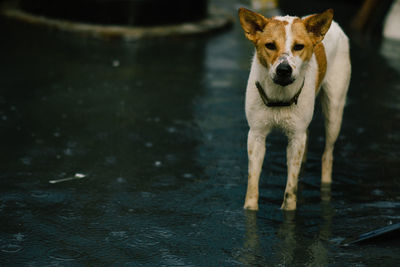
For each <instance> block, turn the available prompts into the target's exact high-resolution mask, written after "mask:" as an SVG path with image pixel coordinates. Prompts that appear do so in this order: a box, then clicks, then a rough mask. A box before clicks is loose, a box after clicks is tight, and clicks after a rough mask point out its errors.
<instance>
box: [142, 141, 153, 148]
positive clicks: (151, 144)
mask: <svg viewBox="0 0 400 267" xmlns="http://www.w3.org/2000/svg"><path fill="white" fill-rule="evenodd" d="M144 145H145V147H148V148H150V147H153V143H151V142H146V143H145V144H144Z"/></svg>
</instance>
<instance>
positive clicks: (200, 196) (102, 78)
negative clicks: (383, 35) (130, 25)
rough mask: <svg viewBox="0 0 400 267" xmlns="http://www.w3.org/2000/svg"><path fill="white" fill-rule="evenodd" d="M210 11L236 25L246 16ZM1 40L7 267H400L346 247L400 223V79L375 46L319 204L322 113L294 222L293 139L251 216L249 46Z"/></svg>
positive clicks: (390, 250) (393, 251)
mask: <svg viewBox="0 0 400 267" xmlns="http://www.w3.org/2000/svg"><path fill="white" fill-rule="evenodd" d="M212 2H214V3H215V4H217V5H219V6H221V7H223V8H225V9H226V10H227V11H228V12H232V15H236V9H237V7H238V6H240V5H241V4H243V3H245V1H235V4H231V3H233V1H232V2H231V1H212ZM283 2H284V1H283ZM308 2H312V1H308ZM315 2H316V1H315ZM340 3H341V4H337V6H335V5H334V4H332V3H331V4H332V5H329V4H328V7H329V6H333V7H334V8H335V7H336V9H337V11H336V13H337V14H339V15H338V19H339V22H341V21H340V18H342V20H343V23H344V24H346V23H347V24H348V20H349V16H347V15H343V14H352V13H354V8H355V7H354V6H351V5H350V6H344V4H343V3H342V2H340ZM324 7H325V6H324V5H323V4H319V5H316V6H315V9H318V10H321V8H324ZM309 9H310V10H311V9H312V8H309ZM341 11H343V13H341ZM286 12H291V13H292V14H293V12H295V11H293V10H289V9H288V10H285V9H284V13H286ZM302 12H306V11H305V8H304V10H299V12H298V13H297V14H299V15H303V14H305V13H302ZM340 14H342V15H340ZM0 31H1V32H2V36H3V38H2V41H1V42H0V49H1V50H0V51H1V52H0V53H1V57H0V58H1V67H0V129H1V131H0V137H1V139H0V140H1V141H0V142H1V145H0V147H1V153H0V157H1V165H0V168H1V169H0V220H1V221H0V227H1V231H0V266H237V265H239V266H240V265H244V266H296V265H306V266H378V265H379V266H395V265H399V263H400V246H399V244H400V242H399V239H390V238H388V239H386V240H380V241H379V242H378V241H375V242H371V243H367V244H360V245H351V246H348V247H342V246H340V245H339V244H340V242H342V241H343V240H344V239H345V238H347V237H351V236H356V235H358V234H361V233H363V232H367V231H369V230H372V229H375V228H379V227H381V226H385V225H389V224H392V223H397V222H399V221H400V195H399V192H400V180H399V170H400V167H399V166H400V165H399V164H400V152H399V151H400V123H399V122H400V112H399V111H400V104H399V103H400V70H399V69H397V70H396V68H395V67H393V66H396V64H397V66H399V64H398V63H396V62H395V63H393V60H392V59H391V57H390V56H389V57H387V58H385V57H384V56H383V55H382V54H384V53H381V51H380V45H379V44H375V43H373V42H370V41H363V40H362V39H361V40H360V39H355V40H354V41H352V50H351V52H352V63H353V75H352V81H351V85H350V90H349V95H348V104H347V106H346V109H345V115H344V122H343V125H342V132H341V136H340V138H339V140H338V142H337V145H336V149H335V163H334V171H333V184H332V187H331V188H324V189H323V190H322V191H321V190H320V157H321V154H322V150H323V145H324V138H323V136H324V133H323V120H322V117H321V116H320V108H319V106H318V105H317V107H316V109H317V112H316V115H315V117H314V120H313V122H312V124H311V126H310V134H311V135H310V144H309V145H310V146H309V152H308V162H307V165H306V168H305V170H304V172H303V173H302V176H301V180H300V182H299V192H298V194H299V195H298V199H299V205H298V210H297V211H296V212H289V213H287V212H282V211H281V210H280V209H279V207H280V204H281V201H282V197H283V191H284V186H285V183H286V181H285V179H286V155H285V145H286V139H285V138H284V137H283V136H282V135H280V134H273V135H272V136H271V137H270V138H269V139H268V141H267V149H268V154H267V156H266V160H265V164H264V167H263V173H262V176H261V184H260V210H259V211H258V212H249V211H244V210H243V209H242V205H243V201H244V195H245V190H246V184H247V154H246V136H247V131H248V126H247V124H246V120H245V116H244V93H245V86H246V81H247V77H248V72H249V67H250V59H251V54H252V47H251V44H250V43H248V41H246V40H245V38H244V36H243V33H242V31H241V29H240V28H239V25H238V24H237V23H236V24H235V25H234V27H233V28H232V29H231V30H229V31H225V32H221V33H219V34H214V35H209V36H197V37H190V38H173V39H160V40H153V41H151V40H147V41H143V42H118V41H102V40H96V39H91V38H86V37H82V36H79V35H73V34H70V33H63V32H57V31H51V30H47V29H45V28H40V27H34V26H30V25H28V24H23V23H17V22H13V21H5V20H3V21H0ZM350 37H352V35H350ZM393 45H394V46H396V45H399V44H398V43H397V44H396V43H395V44H393ZM397 47H398V46H397ZM397 49H398V48H397ZM397 51H398V50H397ZM396 60H398V57H397V59H396ZM75 174H83V175H85V177H84V178H82V179H76V180H70V181H65V182H60V183H56V184H51V183H49V181H50V180H57V179H64V178H68V177H72V176H74V175H75Z"/></svg>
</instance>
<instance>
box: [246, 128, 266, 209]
mask: <svg viewBox="0 0 400 267" xmlns="http://www.w3.org/2000/svg"><path fill="white" fill-rule="evenodd" d="M266 136H267V132H260V131H254V130H252V129H250V131H249V135H248V137H247V153H248V157H249V177H248V181H247V192H246V200H245V202H244V208H245V209H250V210H258V182H259V180H260V173H261V168H262V164H263V161H264V156H265V138H266Z"/></svg>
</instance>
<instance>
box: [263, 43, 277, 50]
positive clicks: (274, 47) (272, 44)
mask: <svg viewBox="0 0 400 267" xmlns="http://www.w3.org/2000/svg"><path fill="white" fill-rule="evenodd" d="M265 47H266V48H268V49H269V50H275V49H276V45H275V44H274V43H266V44H265Z"/></svg>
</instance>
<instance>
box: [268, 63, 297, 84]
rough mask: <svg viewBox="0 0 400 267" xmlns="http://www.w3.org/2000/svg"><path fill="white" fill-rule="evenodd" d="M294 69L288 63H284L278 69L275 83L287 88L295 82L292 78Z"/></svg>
mask: <svg viewBox="0 0 400 267" xmlns="http://www.w3.org/2000/svg"><path fill="white" fill-rule="evenodd" d="M292 72H293V69H292V67H291V66H290V65H289V63H288V62H287V61H284V62H282V63H280V64H279V65H278V67H276V71H275V73H276V74H275V77H274V79H273V80H274V83H276V84H279V85H281V86H286V85H289V84H291V83H293V82H294V79H293V78H292Z"/></svg>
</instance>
